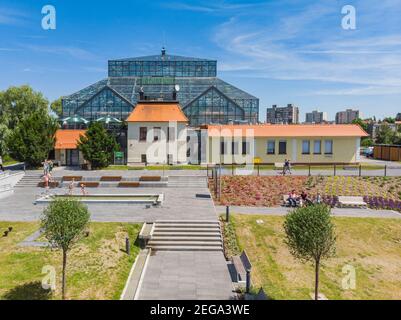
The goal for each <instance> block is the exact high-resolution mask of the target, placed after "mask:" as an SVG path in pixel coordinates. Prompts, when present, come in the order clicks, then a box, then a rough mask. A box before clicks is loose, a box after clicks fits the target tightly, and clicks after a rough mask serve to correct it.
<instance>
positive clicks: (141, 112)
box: [127, 102, 188, 122]
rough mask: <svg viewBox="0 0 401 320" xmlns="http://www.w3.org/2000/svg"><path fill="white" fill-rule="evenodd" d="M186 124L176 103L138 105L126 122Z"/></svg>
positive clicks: (186, 120) (182, 113)
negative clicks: (174, 122)
mask: <svg viewBox="0 0 401 320" xmlns="http://www.w3.org/2000/svg"><path fill="white" fill-rule="evenodd" d="M169 121H177V122H188V118H187V117H186V116H185V114H184V112H182V110H181V107H180V105H179V104H178V103H157V102H154V103H138V104H137V105H136V107H135V109H134V110H133V111H132V112H131V114H130V115H129V117H128V119H127V122H169Z"/></svg>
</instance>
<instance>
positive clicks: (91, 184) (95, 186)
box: [78, 181, 99, 188]
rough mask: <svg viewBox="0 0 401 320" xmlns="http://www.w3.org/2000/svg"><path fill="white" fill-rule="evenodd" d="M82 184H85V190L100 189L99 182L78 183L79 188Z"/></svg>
mask: <svg viewBox="0 0 401 320" xmlns="http://www.w3.org/2000/svg"><path fill="white" fill-rule="evenodd" d="M81 184H83V185H84V186H85V188H97V187H99V182H88V181H82V182H79V183H78V187H80V186H81Z"/></svg>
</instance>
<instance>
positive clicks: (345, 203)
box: [338, 196, 368, 209]
mask: <svg viewBox="0 0 401 320" xmlns="http://www.w3.org/2000/svg"><path fill="white" fill-rule="evenodd" d="M338 206H339V207H358V208H365V209H366V208H367V207H368V205H367V203H366V202H365V201H363V197H353V196H339V197H338Z"/></svg>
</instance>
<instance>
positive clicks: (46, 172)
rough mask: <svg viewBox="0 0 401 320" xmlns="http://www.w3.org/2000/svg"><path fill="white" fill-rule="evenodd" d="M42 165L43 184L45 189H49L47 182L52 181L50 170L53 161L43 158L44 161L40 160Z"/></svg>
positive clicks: (52, 166)
mask: <svg viewBox="0 0 401 320" xmlns="http://www.w3.org/2000/svg"><path fill="white" fill-rule="evenodd" d="M42 165H43V183H44V186H45V189H46V190H48V189H49V183H50V182H52V180H53V179H52V171H53V168H54V164H53V161H51V160H47V159H45V161H43V162H42Z"/></svg>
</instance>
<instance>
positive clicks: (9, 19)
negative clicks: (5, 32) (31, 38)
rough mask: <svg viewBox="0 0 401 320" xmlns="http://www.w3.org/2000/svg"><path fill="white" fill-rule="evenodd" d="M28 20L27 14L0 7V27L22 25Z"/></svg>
mask: <svg viewBox="0 0 401 320" xmlns="http://www.w3.org/2000/svg"><path fill="white" fill-rule="evenodd" d="M27 19H28V14H27V13H25V12H23V11H18V10H15V9H11V8H4V7H0V25H10V26H17V25H22V24H24V23H25V22H26V20H27Z"/></svg>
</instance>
